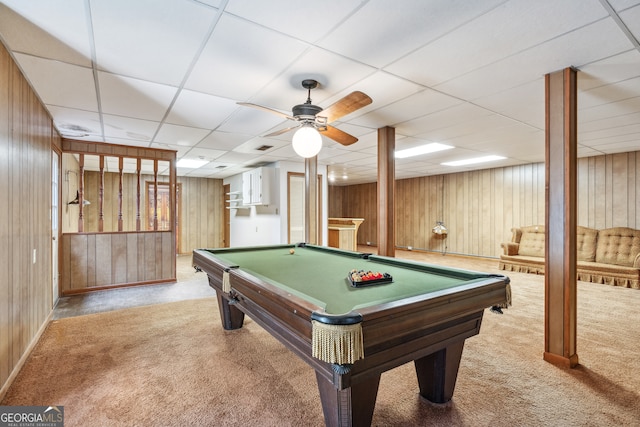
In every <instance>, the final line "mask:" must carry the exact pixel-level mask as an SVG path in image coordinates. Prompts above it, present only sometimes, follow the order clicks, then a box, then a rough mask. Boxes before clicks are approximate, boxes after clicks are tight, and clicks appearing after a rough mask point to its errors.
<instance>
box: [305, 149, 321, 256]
mask: <svg viewBox="0 0 640 427" xmlns="http://www.w3.org/2000/svg"><path fill="white" fill-rule="evenodd" d="M304 171H305V172H304V184H305V185H304V189H305V194H304V234H305V236H304V238H305V242H306V243H310V244H313V245H315V244H317V243H318V156H313V157H311V158H307V159H305V160H304Z"/></svg>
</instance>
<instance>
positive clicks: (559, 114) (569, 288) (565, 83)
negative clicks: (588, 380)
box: [543, 68, 578, 368]
mask: <svg viewBox="0 0 640 427" xmlns="http://www.w3.org/2000/svg"><path fill="white" fill-rule="evenodd" d="M576 74H577V72H576V70H575V69H573V68H566V69H564V70H562V71H557V72H554V73H551V74H547V75H546V76H545V101H546V102H545V104H546V133H545V152H546V155H545V156H546V168H545V170H546V173H545V175H546V177H545V178H546V179H545V181H546V182H545V187H546V188H545V193H546V227H545V257H546V260H545V262H546V267H545V346H544V356H543V358H544V360H546V361H547V362H551V363H553V364H557V365H562V366H567V367H571V368H573V367H575V366H577V365H578V355H577V353H576V335H577V334H576V329H577V328H576V323H577V313H576V305H577V301H576V300H577V298H576V291H577V278H576V277H577V276H576V242H577V237H576V229H577V219H576V218H577V203H576V192H577V164H578V160H577V117H576V111H577V76H576Z"/></svg>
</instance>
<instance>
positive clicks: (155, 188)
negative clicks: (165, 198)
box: [151, 159, 158, 231]
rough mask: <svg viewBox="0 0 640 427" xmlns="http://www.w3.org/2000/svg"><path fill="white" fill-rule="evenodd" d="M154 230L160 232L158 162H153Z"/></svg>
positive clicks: (155, 160)
mask: <svg viewBox="0 0 640 427" xmlns="http://www.w3.org/2000/svg"><path fill="white" fill-rule="evenodd" d="M151 206H152V208H153V230H154V231H158V160H157V159H154V160H153V203H152V204H151Z"/></svg>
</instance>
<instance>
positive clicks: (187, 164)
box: [176, 159, 209, 169]
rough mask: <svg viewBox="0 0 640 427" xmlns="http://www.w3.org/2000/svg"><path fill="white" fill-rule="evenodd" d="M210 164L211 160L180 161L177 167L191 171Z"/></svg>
mask: <svg viewBox="0 0 640 427" xmlns="http://www.w3.org/2000/svg"><path fill="white" fill-rule="evenodd" d="M207 163H209V160H202V159H180V160H178V163H176V167H178V168H189V169H197V168H199V167H201V166H204V165H206V164H207Z"/></svg>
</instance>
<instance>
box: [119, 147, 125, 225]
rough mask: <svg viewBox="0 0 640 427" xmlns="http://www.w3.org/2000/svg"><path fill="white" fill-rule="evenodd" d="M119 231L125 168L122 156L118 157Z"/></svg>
mask: <svg viewBox="0 0 640 427" xmlns="http://www.w3.org/2000/svg"><path fill="white" fill-rule="evenodd" d="M118 170H119V172H120V173H119V175H118V231H122V228H123V224H122V174H123V170H124V159H123V158H122V157H119V158H118Z"/></svg>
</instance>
